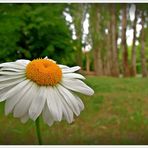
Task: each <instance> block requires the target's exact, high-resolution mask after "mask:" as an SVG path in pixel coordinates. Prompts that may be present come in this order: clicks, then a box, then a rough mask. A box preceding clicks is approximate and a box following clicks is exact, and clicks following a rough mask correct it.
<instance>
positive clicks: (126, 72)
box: [122, 4, 130, 77]
mask: <svg viewBox="0 0 148 148" xmlns="http://www.w3.org/2000/svg"><path fill="white" fill-rule="evenodd" d="M126 15H127V13H126V4H124V5H123V10H122V49H123V54H122V62H123V76H124V77H128V76H129V74H130V73H129V64H128V49H127V44H126V26H127V17H126Z"/></svg>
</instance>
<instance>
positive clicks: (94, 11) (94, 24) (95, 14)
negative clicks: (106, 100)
mask: <svg viewBox="0 0 148 148" xmlns="http://www.w3.org/2000/svg"><path fill="white" fill-rule="evenodd" d="M98 6H99V5H98V4H92V5H91V13H90V26H91V27H90V29H91V30H90V31H91V36H92V47H93V53H94V71H95V74H96V75H98V76H101V75H103V66H102V59H101V50H100V48H99V47H100V46H99V45H100V13H99V9H98Z"/></svg>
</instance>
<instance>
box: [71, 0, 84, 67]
mask: <svg viewBox="0 0 148 148" xmlns="http://www.w3.org/2000/svg"><path fill="white" fill-rule="evenodd" d="M69 8H70V14H71V16H72V18H73V24H74V26H75V31H76V37H77V38H76V41H75V45H76V61H77V65H79V66H80V67H82V34H83V21H84V18H85V14H86V4H83V3H79V4H71V5H69Z"/></svg>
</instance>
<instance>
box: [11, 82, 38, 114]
mask: <svg viewBox="0 0 148 148" xmlns="http://www.w3.org/2000/svg"><path fill="white" fill-rule="evenodd" d="M29 85H31V87H30V89H29V90H28V91H27V92H26V93H25V94H24V96H23V97H22V99H20V101H19V102H18V103H17V104H16V106H15V108H14V111H13V116H14V117H21V116H23V115H24V114H25V113H26V112H27V111H28V110H29V106H30V105H31V102H32V100H33V98H36V97H37V93H36V92H35V91H36V89H37V86H36V84H35V83H34V82H30V84H29Z"/></svg>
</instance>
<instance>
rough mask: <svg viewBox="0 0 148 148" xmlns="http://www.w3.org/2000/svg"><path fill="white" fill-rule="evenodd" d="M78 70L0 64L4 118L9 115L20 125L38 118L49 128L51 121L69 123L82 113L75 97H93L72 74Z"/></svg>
mask: <svg viewBox="0 0 148 148" xmlns="http://www.w3.org/2000/svg"><path fill="white" fill-rule="evenodd" d="M79 69H80V67H79V66H75V67H71V68H70V67H68V66H65V65H58V64H56V62H55V61H53V60H50V59H48V58H47V57H46V58H45V59H35V60H33V61H29V60H17V61H15V62H7V63H2V64H0V102H2V101H4V100H6V103H5V114H6V115H8V114H9V113H13V116H14V117H17V118H20V119H21V121H22V122H23V123H25V122H27V121H28V119H32V120H34V121H35V120H36V119H37V118H38V117H39V116H40V114H42V116H43V120H44V121H45V122H46V123H47V124H48V125H49V126H51V125H52V124H53V123H54V121H61V120H62V119H66V120H67V122H68V123H71V122H73V120H74V114H75V115H76V116H78V115H79V114H80V112H81V111H82V110H83V109H84V104H83V102H82V101H81V99H80V98H79V97H78V96H77V95H76V94H75V92H79V93H82V94H85V95H93V93H94V91H93V90H92V89H91V88H90V87H88V86H87V85H86V84H85V83H84V82H83V81H81V80H83V79H85V78H84V77H83V76H82V75H80V74H78V73H74V72H75V71H77V70H79Z"/></svg>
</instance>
